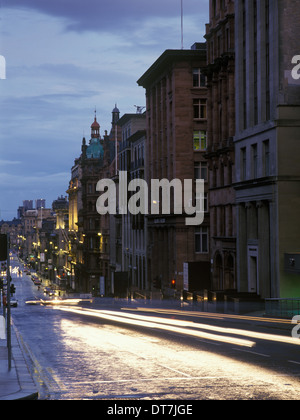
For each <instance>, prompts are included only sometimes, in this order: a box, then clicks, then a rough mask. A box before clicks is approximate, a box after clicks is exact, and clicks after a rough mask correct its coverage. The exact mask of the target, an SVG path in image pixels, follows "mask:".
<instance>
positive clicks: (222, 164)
mask: <svg viewBox="0 0 300 420" xmlns="http://www.w3.org/2000/svg"><path fill="white" fill-rule="evenodd" d="M209 16H210V19H209V23H208V24H207V25H206V35H205V38H206V40H207V67H206V69H205V74H206V75H207V88H208V100H207V102H208V103H207V153H206V155H205V157H206V158H207V159H208V166H209V210H210V255H211V263H212V267H211V269H212V288H213V290H215V291H216V290H218V291H224V290H229V289H230V290H236V289H237V281H236V213H235V191H234V188H233V182H234V180H235V156H234V143H233V137H234V134H235V79H234V77H235V57H234V43H235V38H234V24H235V23H234V2H233V1H232V0H226V1H223V2H219V1H218V2H216V1H214V0H211V1H210V14H209Z"/></svg>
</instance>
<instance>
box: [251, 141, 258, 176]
mask: <svg viewBox="0 0 300 420" xmlns="http://www.w3.org/2000/svg"><path fill="white" fill-rule="evenodd" d="M251 152H252V177H253V178H257V160H258V159H257V144H253V145H252V146H251Z"/></svg>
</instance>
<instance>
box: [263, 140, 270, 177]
mask: <svg viewBox="0 0 300 420" xmlns="http://www.w3.org/2000/svg"><path fill="white" fill-rule="evenodd" d="M263 154H264V162H263V164H264V175H265V176H269V175H270V144H269V140H266V141H264V142H263Z"/></svg>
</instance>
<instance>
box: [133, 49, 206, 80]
mask: <svg viewBox="0 0 300 420" xmlns="http://www.w3.org/2000/svg"><path fill="white" fill-rule="evenodd" d="M202 45H203V46H205V47H204V48H203V49H191V50H166V51H165V52H163V53H162V55H161V56H160V57H159V58H158V59H157V60H156V61H155V62H154V63H153V64H152V65H151V66H150V67H149V69H148V70H147V71H146V72H145V73H144V74H143V75H142V76H141V77H140V78H139V79H138V81H137V84H138V85H139V86H142V87H144V88H146V87H147V85H148V84H149V83H151V81H152V80H153V79H155V78H156V77H157V76H158V75H159V74H161V70H162V68H163V69H165V67H166V65H169V64H170V63H172V62H174V61H179V60H182V59H184V60H189V59H191V58H192V59H197V58H198V59H200V60H201V59H204V60H205V64H206V44H205V43H202Z"/></svg>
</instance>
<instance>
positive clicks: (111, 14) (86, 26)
mask: <svg viewBox="0 0 300 420" xmlns="http://www.w3.org/2000/svg"><path fill="white" fill-rule="evenodd" d="M183 4H184V13H185V16H194V15H195V14H200V13H201V10H203V9H207V7H208V0H200V1H199V0H188V1H186V0H184V3H183ZM6 7H18V8H23V9H34V10H37V11H39V12H42V13H45V14H48V15H50V16H55V17H61V18H64V19H65V23H66V29H67V30H71V31H76V32H83V31H96V32H103V31H109V32H111V33H120V32H123V31H128V30H134V29H138V28H141V27H142V25H143V23H144V21H145V20H147V19H149V18H158V17H159V18H164V19H168V18H172V17H178V18H179V17H180V10H181V9H180V0H163V1H161V0H151V1H147V0H114V1H111V0H100V1H99V0H85V1H74V0H52V1H49V0H9V4H7V5H6ZM205 12H206V10H205Z"/></svg>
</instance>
